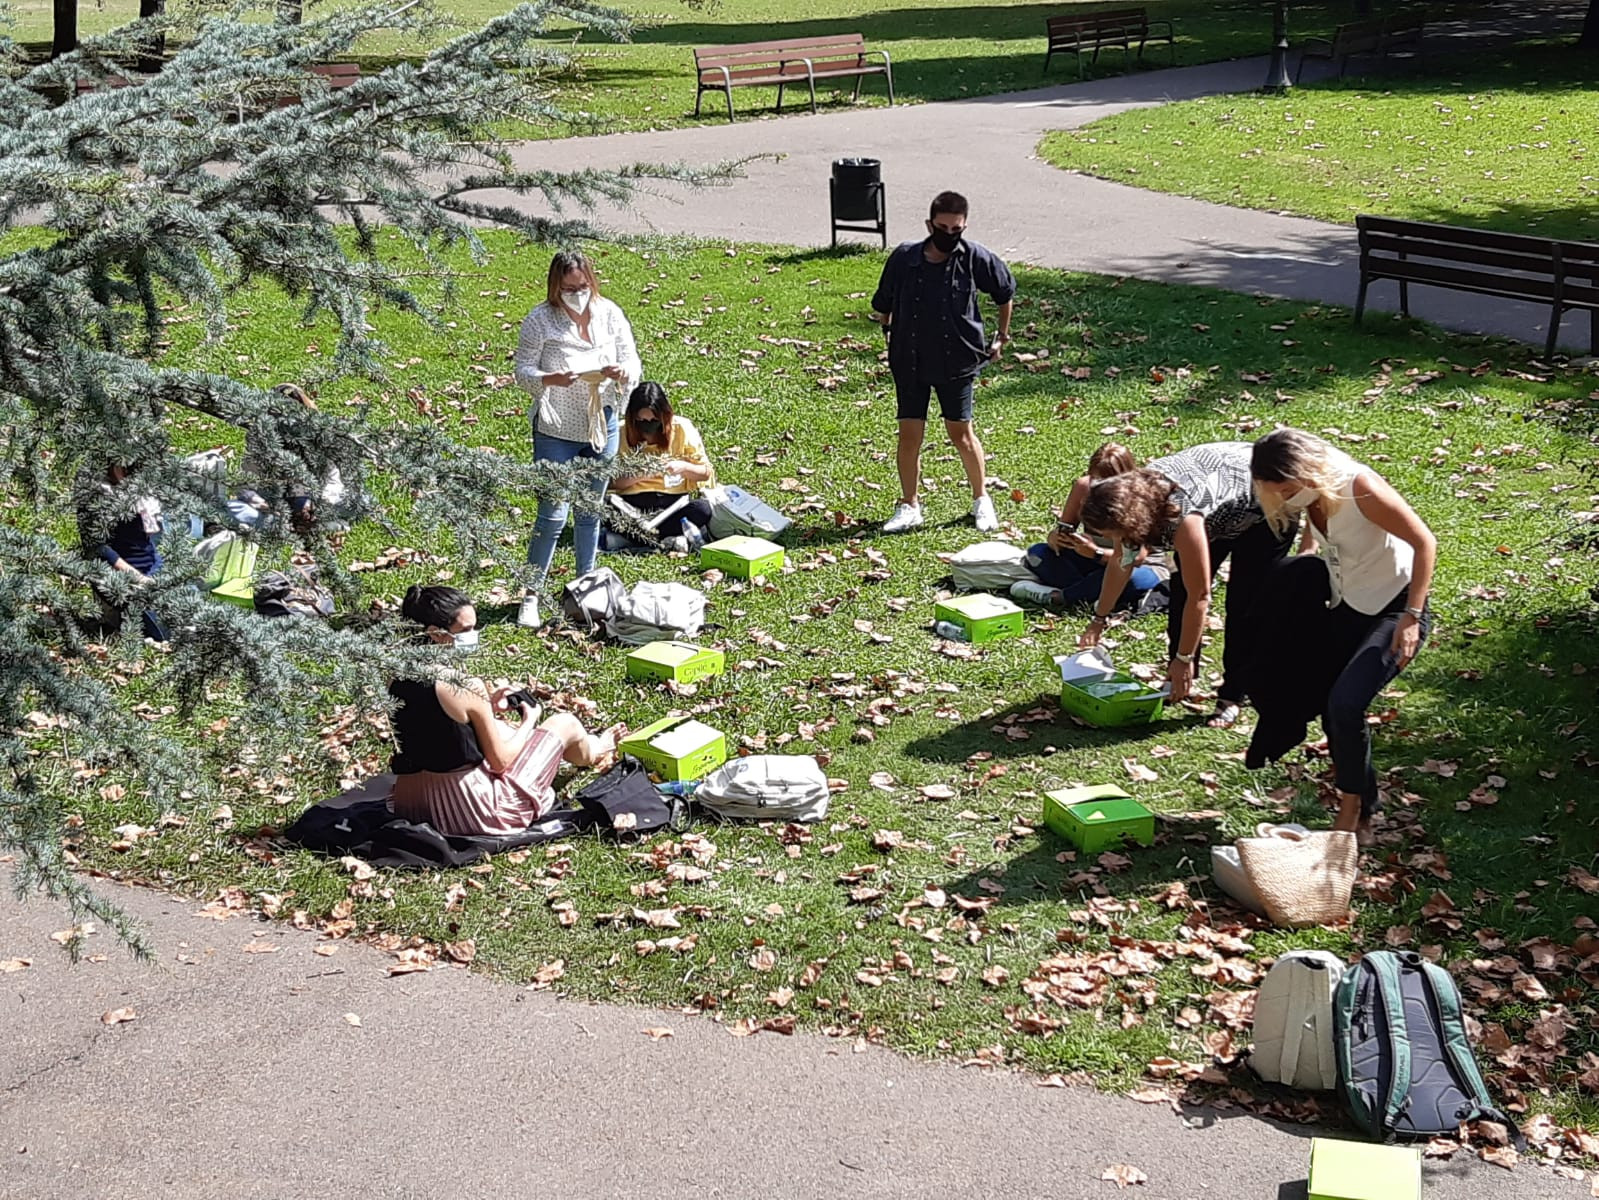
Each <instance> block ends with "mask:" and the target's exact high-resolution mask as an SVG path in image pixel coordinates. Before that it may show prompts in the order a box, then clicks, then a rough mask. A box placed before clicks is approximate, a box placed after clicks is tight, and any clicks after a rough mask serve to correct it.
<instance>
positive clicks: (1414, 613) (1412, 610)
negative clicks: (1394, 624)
mask: <svg viewBox="0 0 1599 1200" xmlns="http://www.w3.org/2000/svg"><path fill="white" fill-rule="evenodd" d="M1405 612H1407V613H1409V614H1410V615H1411V616H1413V617H1415V618H1416V620H1418V621H1419V620H1421V618H1422V615H1423V613H1422V610H1421V609H1419V608H1407V609H1405Z"/></svg>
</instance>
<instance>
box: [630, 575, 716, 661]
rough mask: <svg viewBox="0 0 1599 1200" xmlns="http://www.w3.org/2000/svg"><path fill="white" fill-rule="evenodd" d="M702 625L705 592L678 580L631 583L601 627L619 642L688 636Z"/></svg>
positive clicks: (694, 634) (638, 643) (632, 643)
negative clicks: (603, 626)
mask: <svg viewBox="0 0 1599 1200" xmlns="http://www.w3.org/2000/svg"><path fill="white" fill-rule="evenodd" d="M704 627H705V593H704V592H698V591H695V590H694V589H693V588H691V587H688V586H686V585H684V584H681V583H651V582H649V581H647V580H646V581H645V582H643V583H635V584H634V585H633V590H632V591H630V592H629V593H628V594H627V596H626V598H625V599H624V600H623V601H622V602H621V604H620V606H619V607H618V608H617V611H616V612H615V613H613V614H612V615H611V616H610V617H609V618H608V619H607V620H606V622H605V631H606V632H607V633H609V634H610V635H611V636H612V637H613V638H615V639H616V640H617V641H619V642H625V643H627V644H628V645H629V646H642V645H644V644H645V643H647V642H660V641H675V640H677V639H680V638H681V639H685V640H692V639H693V638H696V637H698V636H699V632H700V630H701V629H703V628H704Z"/></svg>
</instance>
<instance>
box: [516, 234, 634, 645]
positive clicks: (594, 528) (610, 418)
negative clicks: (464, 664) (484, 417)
mask: <svg viewBox="0 0 1599 1200" xmlns="http://www.w3.org/2000/svg"><path fill="white" fill-rule="evenodd" d="M546 289H547V294H546V297H545V301H544V303H543V304H540V305H539V306H538V307H537V308H535V309H534V310H533V311H532V312H530V313H528V315H527V318H526V319H525V320H524V321H523V322H522V333H521V337H520V339H519V341H518V343H517V348H516V381H517V383H519V384H521V386H522V387H524V388H526V389H527V390H528V391H529V392H531V393H532V394H533V396H534V398H535V399H534V402H533V404H532V406H531V407H530V408H529V409H528V420H529V421H530V422H531V424H532V426H533V459H534V461H535V462H540V463H551V464H560V465H563V466H569V468H570V475H569V476H568V478H567V479H566V482H565V484H564V486H562V487H561V488H560V489H559V490H555V491H552V492H550V493H547V494H540V496H539V515H538V522H537V524H536V525H535V526H534V529H533V537H532V539H531V540H530V541H529V542H528V547H527V561H528V565H530V566H531V567H533V568H534V580H533V587H532V588H530V589H529V591H528V593H527V595H526V597H525V598H524V599H523V601H522V609H521V612H520V613H519V614H518V616H517V621H518V623H519V624H522V625H526V626H529V627H530V628H536V627H538V626H539V625H540V624H542V621H541V619H540V616H539V610H538V600H537V595H536V591H535V590H534V589H536V588H537V587H538V586H539V585H540V584H542V583H543V582H544V580H545V578H546V577H547V576H548V575H549V571H550V562H551V560H552V559H553V558H554V557H555V544H556V542H558V541H559V540H560V537H561V530H563V529H565V528H566V519H567V517H568V516H569V515H570V514H571V510H572V501H573V499H574V498H575V499H576V501H577V516H576V519H575V520H574V523H573V533H572V541H573V544H574V547H575V549H576V551H577V573H578V574H579V575H584V574H587V573H588V572H589V571H592V570H593V569H594V558H595V554H596V553H597V551H598V548H599V541H600V516H601V503H602V502H603V500H604V497H605V487H606V484H607V483H608V482H609V480H610V474H611V466H610V464H611V460H612V459H613V458H614V457H615V456H616V442H617V420H616V414H617V412H618V411H619V410H620V409H621V406H622V401H623V400H624V399H625V398H626V396H627V395H628V393H629V392H631V391H632V390H633V387H634V386H635V385H636V384H637V383H638V381H639V379H640V377H641V376H642V374H643V371H642V367H641V364H640V362H639V356H638V348H637V346H636V345H635V344H634V342H633V329H632V326H630V325H629V324H628V323H627V318H626V317H625V316H623V315H622V310H621V309H620V308H618V307H617V306H616V305H615V304H613V303H611V301H609V300H607V299H605V298H604V297H603V296H601V295H600V285H599V281H598V280H597V279H596V278H595V275H594V264H593V263H592V262H591V261H590V260H589V257H588V256H587V255H586V254H583V253H582V252H581V251H576V250H563V251H561V252H560V253H559V254H557V255H556V256H555V257H554V258H552V259H551V260H550V271H549V276H548V279H547V283H546Z"/></svg>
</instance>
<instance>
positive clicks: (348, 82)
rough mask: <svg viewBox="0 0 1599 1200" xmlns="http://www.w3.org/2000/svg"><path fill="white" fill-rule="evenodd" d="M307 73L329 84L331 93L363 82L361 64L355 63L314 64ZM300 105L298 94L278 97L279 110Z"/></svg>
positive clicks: (308, 68) (307, 69) (286, 93)
mask: <svg viewBox="0 0 1599 1200" xmlns="http://www.w3.org/2000/svg"><path fill="white" fill-rule="evenodd" d="M306 71H307V72H308V73H309V74H311V75H315V76H317V77H318V78H319V79H321V80H322V82H323V83H325V84H327V86H328V90H329V91H334V92H336V91H339V90H340V89H341V88H347V87H353V86H354V85H355V84H357V83H360V82H361V64H360V63H353V62H335V63H312V64H311V65H310V66H309V67H307V68H306ZM298 103H300V95H299V93H298V92H285V93H284V94H283V95H281V96H279V97H278V101H277V105H278V107H279V108H290V107H292V106H293V105H296V104H298Z"/></svg>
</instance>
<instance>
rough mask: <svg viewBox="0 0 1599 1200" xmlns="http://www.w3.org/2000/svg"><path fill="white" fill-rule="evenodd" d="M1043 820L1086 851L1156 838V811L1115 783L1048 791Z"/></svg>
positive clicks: (1097, 850) (1143, 842)
mask: <svg viewBox="0 0 1599 1200" xmlns="http://www.w3.org/2000/svg"><path fill="white" fill-rule="evenodd" d="M1044 824H1045V825H1047V826H1048V827H1049V828H1050V829H1051V830H1052V831H1054V832H1055V833H1058V834H1059V835H1060V836H1061V837H1063V838H1065V839H1066V840H1067V841H1068V842H1070V843H1071V844H1072V845H1074V846H1076V847H1077V848H1078V849H1079V850H1081V851H1083V853H1085V854H1097V853H1098V852H1099V851H1101V850H1108V849H1110V848H1112V847H1114V846H1120V845H1122V844H1123V843H1125V842H1137V843H1138V844H1139V845H1140V846H1149V845H1153V844H1154V841H1155V814H1154V813H1152V812H1150V811H1149V810H1148V809H1147V808H1145V807H1144V806H1143V805H1142V804H1140V803H1138V801H1136V800H1134V799H1133V798H1132V797H1131V796H1129V795H1128V794H1127V793H1126V792H1124V791H1122V790H1121V788H1119V787H1117V786H1116V785H1115V784H1113V783H1102V784H1099V785H1097V786H1094V787H1079V788H1063V789H1061V790H1060V791H1058V792H1046V793H1045V794H1044Z"/></svg>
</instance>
